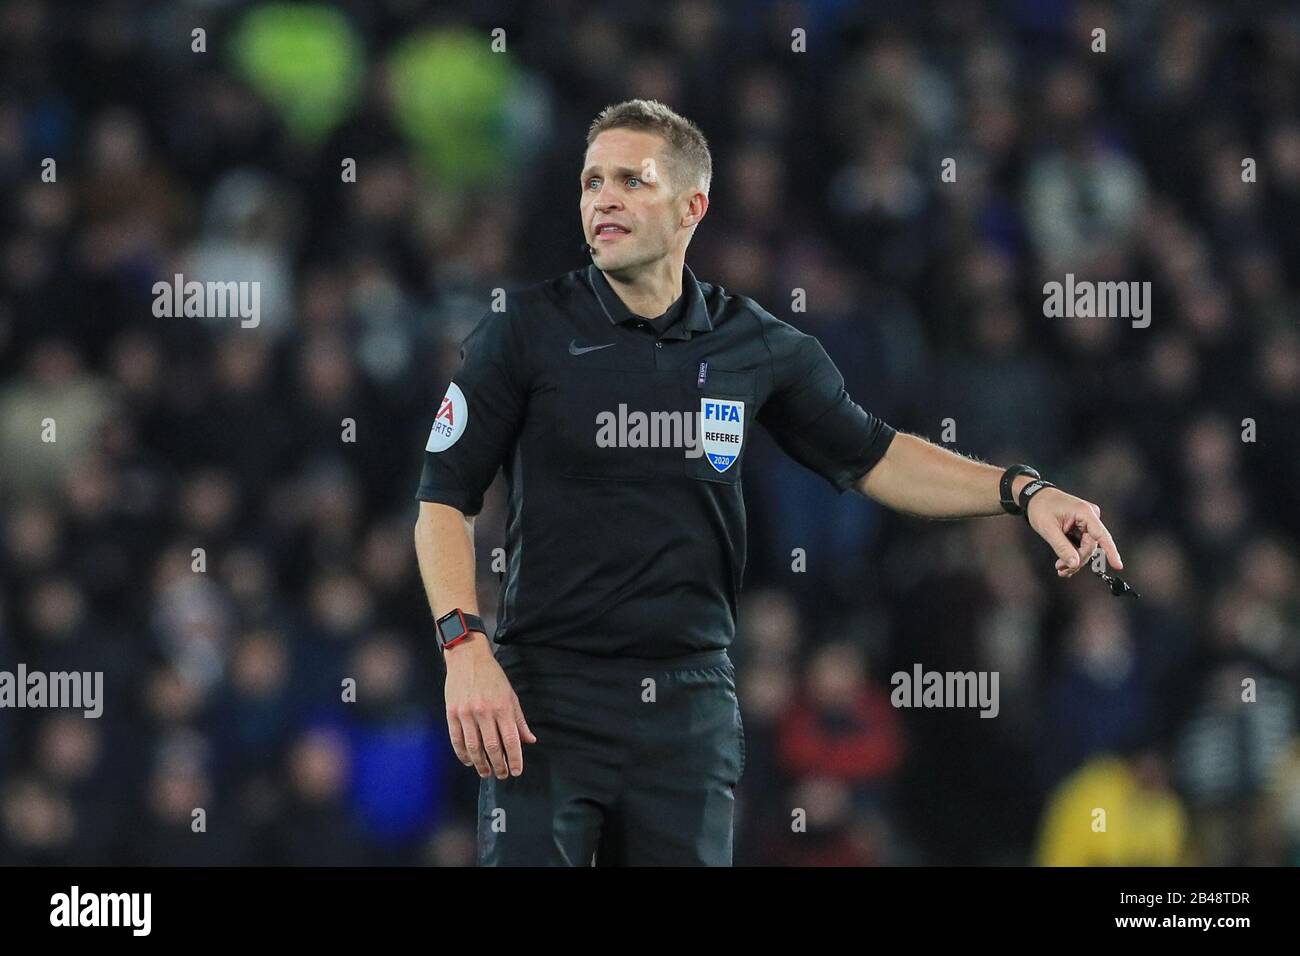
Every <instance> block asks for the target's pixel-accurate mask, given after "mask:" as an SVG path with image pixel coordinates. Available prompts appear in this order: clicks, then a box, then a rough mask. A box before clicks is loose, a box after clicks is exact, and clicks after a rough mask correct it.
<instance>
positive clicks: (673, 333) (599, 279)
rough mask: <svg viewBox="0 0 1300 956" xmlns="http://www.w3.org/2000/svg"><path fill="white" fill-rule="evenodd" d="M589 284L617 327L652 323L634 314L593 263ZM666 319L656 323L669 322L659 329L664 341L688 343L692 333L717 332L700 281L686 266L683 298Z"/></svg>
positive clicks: (590, 268) (660, 319)
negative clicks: (624, 324) (636, 323)
mask: <svg viewBox="0 0 1300 956" xmlns="http://www.w3.org/2000/svg"><path fill="white" fill-rule="evenodd" d="M587 282H588V284H589V285H590V286H591V291H592V292H593V293H595V296H596V300H597V301H598V302H599V303H600V305H602V306H603V307H604V311H605V314H606V315H607V316H608V317H609V321H610V323H611V324H613V325H622V324H623V323H625V322H638V321H640V322H650V321H651V320H650V319H648V318H646V317H645V316H640V315H637V314H636V313H634V312H632V310H631V309H629V308H628V307H627V306H626V305H625V304H624V303H623V300H622V299H620V298H619V296H618V293H617V292H615V291H614V287H613V286H611V285H610V284H609V280H608V279H606V278H605V273H604V272H602V271H601V270H600V269H598V268H596V264H595V263H594V262H593V263H592V264H591V265H589V266H588V267H587ZM664 315H665V316H667V318H666V319H665V318H664V316H659V317H657V318H655V319H654V320H653V322H655V323H657V322H660V321H666V322H667V323H668V324H667V325H666V326H662V327H656V329H655V330H656V331H657V332H658V333H659V337H660V338H664V339H687V338H690V333H692V332H710V331H712V330H713V322H712V320H711V319H710V318H709V307H708V306H707V305H706V304H705V302H704V293H703V292H702V291H700V284H699V281H698V280H696V278H695V273H693V272H692V271H691V267H690V266H688V265H686V264H685V263H683V264H682V295H681V298H679V299H678V300H677V301H676V302H674V303H673V304H672V306H670V307H669V309H668V311H667V312H666V313H664Z"/></svg>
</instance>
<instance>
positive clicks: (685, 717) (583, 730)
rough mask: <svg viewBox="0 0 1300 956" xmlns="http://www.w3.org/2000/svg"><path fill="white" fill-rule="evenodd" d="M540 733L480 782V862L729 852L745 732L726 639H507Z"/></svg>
mask: <svg viewBox="0 0 1300 956" xmlns="http://www.w3.org/2000/svg"><path fill="white" fill-rule="evenodd" d="M497 661H498V662H499V663H500V664H501V667H502V669H503V670H504V671H505V673H506V676H507V677H509V679H510V683H511V686H512V687H514V690H515V693H516V694H517V695H518V696H519V703H520V706H521V707H522V708H523V711H524V717H525V718H526V719H527V720H528V726H529V727H530V728H531V729H532V731H533V733H534V734H536V735H537V743H535V744H524V772H523V773H522V774H521V775H520V776H518V777H508V778H507V779H505V780H498V779H497V778H496V777H495V776H490V777H488V778H487V779H485V780H482V781H481V783H480V786H479V806H478V861H479V865H480V866H592V865H597V866H730V865H731V846H732V824H733V817H734V810H735V794H734V790H735V787H736V785H737V784H738V783H739V782H740V777H741V774H742V773H743V772H744V769H745V734H744V728H743V726H742V724H741V720H740V706H739V703H738V701H737V699H736V672H735V668H734V667H733V665H732V663H731V658H730V657H729V656H728V654H727V652H726V651H725V650H717V651H705V652H701V653H698V654H691V655H688V656H685V657H677V658H669V659H664V660H643V659H637V658H626V657H621V658H601V657H593V656H591V655H588V654H582V653H578V652H576V651H568V650H560V649H556V648H549V647H529V646H524V647H518V646H515V645H503V646H501V647H500V648H498V651H497Z"/></svg>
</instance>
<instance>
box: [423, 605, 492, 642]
mask: <svg viewBox="0 0 1300 956" xmlns="http://www.w3.org/2000/svg"><path fill="white" fill-rule="evenodd" d="M434 623H435V626H436V627H437V629H438V646H439V647H441V648H442V649H443V650H444V651H445V650H446V649H447V648H449V647H455V646H456V645H457V644H459V643H460V642H461V641H466V640H469V637H470V635H471V634H473V633H474V632H475V631H478V632H479V633H480V634H482V635H483V636H484V637H487V631H485V630H484V629H483V619H482V618H481V617H479V616H478V615H477V614H466V613H465V612H464V611H462V610H461V609H460V608H458V607H454V608H452V609H451V610H450V611H448V612H447V613H446V614H444V615H443V616H442V617H440V618H438V620H437V621H436V622H434Z"/></svg>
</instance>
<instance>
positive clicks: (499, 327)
mask: <svg viewBox="0 0 1300 956" xmlns="http://www.w3.org/2000/svg"><path fill="white" fill-rule="evenodd" d="M460 357H461V364H460V368H459V369H458V370H457V372H456V374H455V375H454V376H453V378H452V380H451V382H450V383H449V384H448V385H447V388H446V391H445V392H444V393H443V396H442V398H441V399H440V400H439V402H438V406H437V409H436V411H435V413H434V417H433V425H432V427H431V428H430V431H429V439H428V441H427V442H426V443H425V447H424V469H423V471H422V472H421V475H420V486H419V488H418V489H417V491H416V493H415V497H416V498H418V499H419V500H420V501H433V502H438V503H440V504H445V505H450V506H451V507H453V508H456V509H457V510H458V511H460V512H462V513H463V514H466V515H476V514H478V513H479V512H480V511H482V510H483V495H484V493H486V491H487V489H488V486H489V485H491V484H492V479H493V478H495V477H496V474H497V471H498V470H499V469H500V468H501V465H502V464H503V463H504V462H505V460H506V458H507V456H508V455H509V453H510V451H511V449H512V447H513V445H514V443H515V440H516V438H517V436H518V432H519V428H520V425H521V424H522V422H523V419H524V412H525V409H526V407H527V398H528V390H527V385H526V378H525V374H524V359H525V356H524V354H523V350H522V347H521V342H520V339H519V337H518V334H517V331H516V329H515V322H514V321H513V320H512V318H511V314H510V312H509V310H507V311H505V312H488V313H487V314H486V315H484V316H483V318H482V319H481V320H480V321H479V323H478V325H477V326H475V327H474V330H473V331H472V332H471V333H470V334H469V335H468V336H467V337H466V338H465V340H464V342H462V343H461V348H460Z"/></svg>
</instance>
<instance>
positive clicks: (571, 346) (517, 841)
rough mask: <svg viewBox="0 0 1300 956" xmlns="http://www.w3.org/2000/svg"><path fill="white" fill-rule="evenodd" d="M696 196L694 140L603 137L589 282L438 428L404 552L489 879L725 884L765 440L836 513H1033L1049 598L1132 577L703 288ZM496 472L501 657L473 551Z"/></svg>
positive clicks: (497, 338) (518, 331)
mask: <svg viewBox="0 0 1300 956" xmlns="http://www.w3.org/2000/svg"><path fill="white" fill-rule="evenodd" d="M711 177H712V159H711V157H710V154H709V148H708V144H707V143H706V142H705V139H704V136H703V135H702V134H701V132H700V130H699V129H698V128H697V127H696V126H695V125H694V124H693V123H691V122H690V121H688V120H686V119H684V118H683V117H681V116H679V115H678V114H677V113H675V112H673V111H672V110H670V109H668V108H667V107H665V106H664V105H662V104H660V103H658V102H655V101H647V100H630V101H627V102H624V103H620V104H617V105H615V106H610V107H607V108H606V109H605V110H603V111H602V112H601V113H600V115H599V116H598V117H597V118H596V120H595V121H594V122H593V123H592V125H591V128H590V130H589V131H588V134H587V152H586V157H585V167H584V168H583V170H582V172H581V174H580V187H581V201H580V204H579V208H580V211H581V216H582V226H583V230H584V232H585V234H586V239H587V243H588V247H589V250H590V254H591V259H592V263H591V265H590V266H587V267H586V268H581V269H577V270H574V271H573V272H570V273H568V274H566V275H563V276H560V277H559V278H556V279H553V280H550V281H548V282H543V283H541V284H539V285H535V286H532V287H529V288H527V289H524V290H522V291H519V292H515V293H512V294H511V295H510V296H509V301H508V305H507V307H506V308H505V310H504V311H500V312H496V311H493V312H489V313H488V314H486V315H485V316H484V317H483V319H482V320H481V321H480V322H479V324H478V326H477V327H476V328H475V329H474V331H473V332H472V333H471V334H470V335H469V336H468V337H467V338H466V340H465V342H464V343H463V347H462V349H461V358H462V363H461V366H460V368H459V370H458V371H457V372H456V375H455V377H454V379H453V380H452V381H451V382H450V383H449V384H448V385H447V388H446V392H445V394H444V396H443V398H442V400H441V402H440V403H439V406H438V410H437V412H436V414H435V417H434V422H433V427H432V430H431V432H430V435H429V440H428V443H427V445H426V447H425V456H424V469H423V473H422V475H421V479H420V486H419V490H418V492H417V494H416V497H417V498H418V499H419V500H420V502H421V504H420V515H419V519H418V521H417V522H416V527H415V547H416V554H417V556H418V559H419V564H420V572H421V575H422V577H423V580H424V585H425V590H426V592H427V595H428V598H429V603H430V605H431V607H432V610H433V613H434V617H435V619H436V630H437V635H438V641H439V643H440V645H441V646H442V647H443V649H444V654H445V661H446V667H447V683H446V713H447V725H448V731H449V733H450V737H451V744H452V747H453V749H454V750H455V752H456V755H457V757H459V758H460V760H461V762H462V763H464V764H465V765H467V766H474V767H476V768H477V769H478V772H479V776H480V777H481V778H482V780H481V783H480V790H479V805H478V858H479V863H480V864H481V865H533V866H538V865H570V866H589V865H592V864H596V865H711V866H728V865H730V864H731V859H732V812H733V809H734V794H733V790H734V788H735V786H736V784H737V783H738V782H739V781H740V778H741V775H742V774H743V772H744V766H745V742H744V730H743V727H742V725H741V719H740V710H739V705H738V703H737V699H736V675H735V671H734V668H733V667H732V663H731V660H730V658H729V656H728V654H727V648H728V646H729V645H730V643H731V640H732V637H733V636H734V634H735V616H736V598H737V593H738V591H739V589H740V583H741V576H742V573H743V571H744V563H745V509H744V503H743V500H742V497H741V475H742V472H743V471H744V465H745V451H746V448H747V447H748V445H749V436H750V434H751V430H752V428H753V426H754V425H755V424H756V423H758V424H761V425H762V426H763V427H764V428H766V429H767V430H768V432H770V433H771V435H772V436H773V437H774V438H775V440H776V441H777V443H778V444H779V445H780V446H781V448H783V449H784V450H785V451H786V452H787V453H788V454H789V455H791V456H792V457H793V458H794V459H795V460H796V461H798V462H800V463H801V464H803V465H804V466H806V467H808V468H810V469H812V470H813V471H815V472H817V473H818V474H820V475H822V476H823V477H824V478H825V479H826V480H827V481H829V482H830V483H831V484H833V485H834V486H835V487H836V488H837V489H838V490H840V491H841V492H843V491H848V490H850V489H852V490H855V491H858V492H860V493H862V494H864V495H867V496H869V497H871V498H872V499H874V500H875V501H878V502H880V503H881V504H883V505H886V506H887V507H890V508H893V509H895V510H898V511H902V512H906V513H908V514H913V515H919V516H924V517H932V518H960V517H975V516H981V515H996V514H1002V513H1005V512H1010V513H1012V514H1021V513H1024V514H1026V520H1027V521H1028V522H1029V523H1030V525H1031V526H1032V527H1033V528H1034V530H1035V531H1037V532H1038V534H1040V535H1041V536H1042V537H1043V538H1044V539H1046V540H1047V542H1048V543H1049V544H1050V545H1051V546H1052V548H1053V550H1054V551H1055V552H1056V555H1057V561H1056V569H1057V573H1058V575H1060V576H1061V577H1069V576H1072V575H1073V574H1075V573H1076V572H1077V571H1079V570H1080V569H1081V568H1082V567H1084V566H1085V564H1086V562H1087V560H1088V558H1089V557H1090V556H1091V555H1092V553H1093V551H1094V550H1095V549H1096V548H1097V547H1101V548H1103V549H1104V551H1105V554H1106V557H1107V559H1108V560H1109V561H1110V562H1111V563H1112V564H1113V565H1114V566H1115V567H1117V568H1122V567H1123V564H1122V562H1121V560H1120V556H1119V552H1118V551H1117V550H1116V548H1115V544H1114V542H1113V541H1112V540H1111V536H1110V534H1109V532H1107V530H1106V528H1105V527H1104V526H1103V525H1102V523H1101V520H1100V509H1098V508H1097V507H1096V506H1095V505H1093V504H1090V503H1089V502H1087V501H1084V500H1082V499H1080V498H1076V497H1074V496H1072V495H1068V494H1066V493H1065V492H1063V491H1061V490H1060V489H1057V488H1055V487H1053V486H1052V485H1051V484H1050V483H1048V482H1045V481H1043V480H1041V479H1040V478H1039V476H1038V475H1037V473H1036V472H1034V471H1033V470H1032V469H1029V468H1027V467H1025V466H1020V465H1017V466H1012V468H1010V469H1007V470H1006V471H1003V470H1002V469H1000V468H997V467H994V466H992V465H987V464H982V463H979V462H975V461H972V460H970V459H967V458H964V457H962V456H960V455H956V454H953V453H951V452H949V451H947V450H945V449H942V448H939V447H937V446H935V445H932V444H930V443H928V442H927V441H925V440H924V439H921V438H919V437H916V436H913V435H908V434H905V433H900V432H896V431H895V430H894V429H893V428H891V427H890V426H889V425H888V424H886V423H885V422H883V421H881V420H880V419H878V418H876V417H875V416H873V415H872V414H871V413H869V412H867V411H864V410H863V409H862V408H860V407H859V406H858V405H856V404H855V403H854V402H853V401H852V400H851V399H850V397H849V396H848V394H847V393H846V392H845V389H844V382H843V378H842V377H841V375H840V373H839V371H838V370H837V369H836V367H835V365H834V364H833V363H832V362H831V360H830V358H829V357H828V356H827V355H826V352H825V351H824V350H823V349H822V347H821V345H820V344H819V343H818V342H817V340H816V339H815V338H813V337H812V336H809V335H805V334H804V333H802V332H800V331H798V330H797V329H795V328H794V327H792V326H790V325H788V324H787V323H785V322H782V321H781V320H780V319H777V318H775V317H774V316H772V315H771V314H769V313H768V312H767V311H765V310H764V309H763V308H762V307H761V306H759V305H758V304H757V303H755V302H754V301H753V300H751V299H748V298H746V297H745V296H743V295H733V294H729V293H728V292H726V291H725V290H724V289H722V288H720V287H718V286H716V285H712V284H710V283H708V282H702V281H700V280H698V279H697V278H696V277H695V275H694V273H692V272H691V270H690V269H689V268H687V267H686V265H685V258H686V247H687V245H688V244H689V243H690V241H691V237H692V236H693V235H694V233H695V228H696V226H697V225H699V223H700V221H701V220H702V219H703V218H704V216H705V213H706V212H707V211H708V208H709V198H708V192H709V182H710V179H711ZM498 469H503V470H504V472H505V475H506V481H507V483H508V487H509V514H508V518H507V524H506V551H507V556H508V559H507V571H506V574H505V578H504V581H503V583H502V588H501V594H500V602H499V609H498V615H497V622H496V632H495V635H494V638H495V643H496V645H497V647H496V649H495V654H494V647H493V642H492V641H489V640H488V636H487V634H486V632H485V631H484V625H483V622H482V621H481V619H480V618H479V617H478V615H477V602H476V588H475V579H474V578H475V576H474V543H473V542H474V537H473V524H474V516H475V515H477V514H478V513H479V511H480V510H481V509H482V505H483V494H484V492H485V491H486V490H487V488H488V486H489V485H490V484H491V482H492V479H493V478H494V477H495V475H496V473H497V471H498ZM1031 500H1032V501H1034V502H1035V503H1034V505H1033V507H1032V509H1030V508H1029V507H1028V505H1029V502H1030V501H1031ZM1070 535H1072V536H1073V537H1074V538H1076V539H1078V541H1079V544H1078V545H1077V546H1075V545H1074V544H1073V543H1072V542H1071V540H1070V537H1067V536H1070ZM525 757H526V758H527V759H526V760H525Z"/></svg>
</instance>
